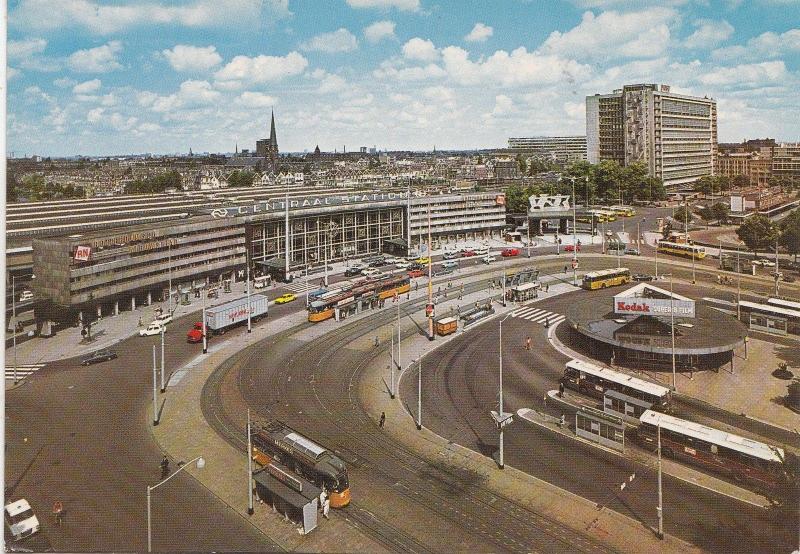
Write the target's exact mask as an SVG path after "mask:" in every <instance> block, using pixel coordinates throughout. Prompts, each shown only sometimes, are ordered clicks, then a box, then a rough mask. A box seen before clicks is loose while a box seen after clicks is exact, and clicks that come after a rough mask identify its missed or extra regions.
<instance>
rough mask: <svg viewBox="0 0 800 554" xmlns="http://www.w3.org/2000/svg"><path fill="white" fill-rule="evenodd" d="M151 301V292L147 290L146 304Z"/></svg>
mask: <svg viewBox="0 0 800 554" xmlns="http://www.w3.org/2000/svg"><path fill="white" fill-rule="evenodd" d="M152 303H153V293H151V292H150V291H147V305H148V306H149V305H150V304H152Z"/></svg>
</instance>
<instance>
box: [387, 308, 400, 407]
mask: <svg viewBox="0 0 800 554" xmlns="http://www.w3.org/2000/svg"><path fill="white" fill-rule="evenodd" d="M392 358H394V348H392ZM394 363H395V362H394V359H392V386H391V391H389V396H390V397H391V398H392V399H393V400H394V396H395V392H396V391H395V384H394ZM397 367H403V365H402V363H401V362H400V295H399V294H398V295H397Z"/></svg>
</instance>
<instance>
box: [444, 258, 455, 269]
mask: <svg viewBox="0 0 800 554" xmlns="http://www.w3.org/2000/svg"><path fill="white" fill-rule="evenodd" d="M442 267H443V268H444V269H457V268H458V262H457V261H456V260H445V261H444V262H442Z"/></svg>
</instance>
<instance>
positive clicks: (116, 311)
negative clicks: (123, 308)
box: [114, 300, 119, 315]
mask: <svg viewBox="0 0 800 554" xmlns="http://www.w3.org/2000/svg"><path fill="white" fill-rule="evenodd" d="M114 315H119V300H114Z"/></svg>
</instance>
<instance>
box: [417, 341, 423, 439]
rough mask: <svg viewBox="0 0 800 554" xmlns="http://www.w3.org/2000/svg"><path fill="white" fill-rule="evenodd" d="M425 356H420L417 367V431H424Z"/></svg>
mask: <svg viewBox="0 0 800 554" xmlns="http://www.w3.org/2000/svg"><path fill="white" fill-rule="evenodd" d="M424 357H425V354H422V355H420V357H419V362H418V364H419V365H418V366H417V370H418V373H417V431H420V430H422V358H424Z"/></svg>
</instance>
